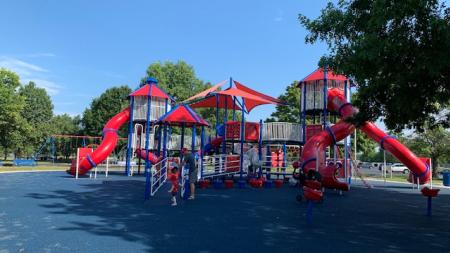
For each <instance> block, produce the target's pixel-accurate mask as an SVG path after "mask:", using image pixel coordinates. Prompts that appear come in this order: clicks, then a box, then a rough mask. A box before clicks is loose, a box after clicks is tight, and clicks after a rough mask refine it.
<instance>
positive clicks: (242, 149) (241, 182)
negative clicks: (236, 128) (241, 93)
mask: <svg viewBox="0 0 450 253" xmlns="http://www.w3.org/2000/svg"><path fill="white" fill-rule="evenodd" d="M244 108H245V100H244V98H242V116H241V154H240V164H239V187H240V188H243V187H245V181H244V180H243V174H244V140H245V116H244V114H245V113H244V112H245V109H244Z"/></svg>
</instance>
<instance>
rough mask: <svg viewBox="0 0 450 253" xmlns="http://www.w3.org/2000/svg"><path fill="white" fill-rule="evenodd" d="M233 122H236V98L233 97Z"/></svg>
mask: <svg viewBox="0 0 450 253" xmlns="http://www.w3.org/2000/svg"><path fill="white" fill-rule="evenodd" d="M233 121H236V98H235V97H233Z"/></svg>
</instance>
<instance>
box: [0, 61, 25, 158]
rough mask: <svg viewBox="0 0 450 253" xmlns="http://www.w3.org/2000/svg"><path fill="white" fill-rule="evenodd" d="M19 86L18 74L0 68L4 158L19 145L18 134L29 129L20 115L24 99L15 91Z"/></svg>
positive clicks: (0, 140) (0, 136)
mask: <svg viewBox="0 0 450 253" xmlns="http://www.w3.org/2000/svg"><path fill="white" fill-rule="evenodd" d="M19 86H20V82H19V76H17V75H16V74H15V73H13V72H11V71H9V70H6V69H4V68H0V145H1V146H2V149H3V154H4V159H5V160H6V159H7V157H8V153H9V152H11V151H12V150H13V149H14V148H15V147H17V146H19V143H20V138H19V137H20V135H21V134H22V133H27V132H28V131H29V130H30V127H29V126H28V124H27V122H26V120H25V119H23V118H22V115H21V113H22V110H23V108H24V107H25V99H24V98H23V97H22V96H20V95H19V94H18V93H17V91H16V90H17V88H18V87H19Z"/></svg>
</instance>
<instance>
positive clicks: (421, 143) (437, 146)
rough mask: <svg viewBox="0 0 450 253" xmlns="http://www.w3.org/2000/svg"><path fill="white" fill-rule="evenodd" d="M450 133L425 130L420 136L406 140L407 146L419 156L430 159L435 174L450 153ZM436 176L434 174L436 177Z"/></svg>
mask: <svg viewBox="0 0 450 253" xmlns="http://www.w3.org/2000/svg"><path fill="white" fill-rule="evenodd" d="M449 143H450V131H448V130H446V129H444V128H442V127H438V128H432V129H430V128H425V130H424V131H423V132H421V133H419V134H416V135H413V136H411V137H410V138H408V139H407V140H406V145H407V146H408V147H409V148H410V149H411V150H412V151H413V152H414V153H415V154H417V155H419V156H424V157H430V158H431V160H432V165H433V172H436V171H437V170H436V168H437V167H438V166H439V164H440V163H442V162H444V159H445V158H447V157H446V156H447V155H448V154H449V153H450V145H449ZM435 175H436V174H435V173H434V176H435Z"/></svg>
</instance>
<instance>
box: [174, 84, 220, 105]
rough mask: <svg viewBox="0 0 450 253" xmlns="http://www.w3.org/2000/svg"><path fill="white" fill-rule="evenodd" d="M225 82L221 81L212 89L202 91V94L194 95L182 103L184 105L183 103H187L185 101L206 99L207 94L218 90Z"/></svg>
mask: <svg viewBox="0 0 450 253" xmlns="http://www.w3.org/2000/svg"><path fill="white" fill-rule="evenodd" d="M226 82H227V80H223V81H222V82H220V83H218V84H216V85H214V86H213V87H211V88H209V89H206V90H204V91H202V92H200V93H198V94H196V95H194V96H192V97H190V98H188V99H186V100H184V101H183V103H185V102H187V101H191V100H194V99H196V98H203V97H206V96H208V94H209V93H211V92H214V91H216V90H218V89H219V88H220V87H221V86H222V85H224V84H225V83H226Z"/></svg>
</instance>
